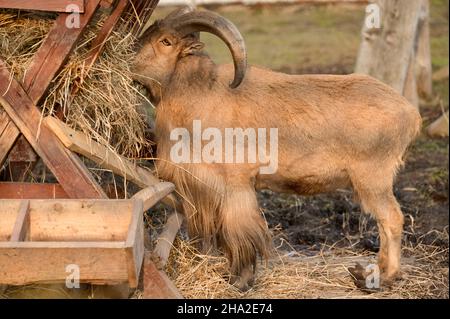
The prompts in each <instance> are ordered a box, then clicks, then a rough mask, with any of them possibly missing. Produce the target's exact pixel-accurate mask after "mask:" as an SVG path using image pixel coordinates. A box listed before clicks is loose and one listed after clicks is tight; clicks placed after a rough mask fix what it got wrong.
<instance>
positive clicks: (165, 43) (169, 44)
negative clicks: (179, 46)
mask: <svg viewBox="0 0 450 319" xmlns="http://www.w3.org/2000/svg"><path fill="white" fill-rule="evenodd" d="M161 43H162V44H164V45H165V46H166V47H168V46H171V45H172V44H171V43H170V41H169V40H167V39H163V40H161Z"/></svg>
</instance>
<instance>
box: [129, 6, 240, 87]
mask: <svg viewBox="0 0 450 319" xmlns="http://www.w3.org/2000/svg"><path fill="white" fill-rule="evenodd" d="M200 32H209V33H212V34H214V35H216V36H217V37H219V38H220V39H222V41H224V42H225V44H226V45H227V46H228V48H229V49H230V51H231V55H232V57H233V61H234V68H235V74H234V79H233V81H232V82H231V84H230V87H231V88H236V87H238V86H239V84H241V82H242V80H243V79H244V76H245V72H246V68H247V59H246V49H245V44H244V40H243V38H242V36H241V34H240V32H239V31H238V30H237V28H236V27H235V26H234V24H233V23H231V22H230V21H229V20H227V19H225V18H224V17H222V16H220V15H218V14H216V13H213V12H211V11H193V10H190V9H188V8H183V9H178V10H176V11H174V12H172V13H170V14H169V15H168V16H167V17H166V18H164V19H163V20H157V21H156V22H155V23H154V24H153V25H151V26H150V27H149V28H148V29H147V30H146V31H145V32H144V34H143V35H142V37H141V38H140V39H139V43H138V53H137V56H136V59H135V61H134V62H133V67H132V70H133V73H134V74H135V80H137V81H139V82H141V83H143V84H144V85H146V86H147V87H149V86H153V85H154V83H153V84H152V83H151V82H154V81H155V80H156V81H158V82H159V84H162V85H164V84H167V83H168V82H167V81H169V80H170V78H171V75H172V74H173V72H174V70H175V68H176V65H177V63H178V61H179V60H180V59H183V58H185V57H187V56H189V55H195V54H198V53H199V52H200V51H201V50H202V49H203V47H204V44H203V43H202V42H200V40H199V39H200V37H199V33H200Z"/></svg>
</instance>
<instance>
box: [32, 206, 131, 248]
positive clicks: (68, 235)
mask: <svg viewBox="0 0 450 319" xmlns="http://www.w3.org/2000/svg"><path fill="white" fill-rule="evenodd" d="M132 209H133V201H130V200H72V199H66V200H61V199H60V200H33V201H31V204H30V219H31V227H30V232H29V240H30V241H63V242H67V241H114V242H118V241H121V242H124V241H125V240H126V239H127V238H128V231H129V226H130V224H131V221H132ZM68 230H70V231H68Z"/></svg>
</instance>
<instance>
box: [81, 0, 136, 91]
mask: <svg viewBox="0 0 450 319" xmlns="http://www.w3.org/2000/svg"><path fill="white" fill-rule="evenodd" d="M127 6H128V0H118V3H117V5H116V7H115V8H114V10H113V12H112V13H111V15H110V16H109V17H108V18H107V19H106V21H105V23H104V24H103V26H102V28H101V29H100V32H99V33H98V34H97V37H96V38H95V39H94V40H93V41H92V44H91V51H90V52H89V55H88V57H87V58H86V59H85V61H84V62H85V68H84V69H83V71H82V73H81V75H80V77H79V78H78V81H77V82H78V83H77V85H76V86H74V89H73V90H72V94H75V93H76V92H77V91H78V89H79V87H80V85H81V83H83V79H84V77H85V76H86V75H87V74H88V73H89V71H90V69H91V68H92V65H94V63H95V61H96V60H97V58H98V56H99V55H100V53H101V52H102V50H103V47H104V45H105V43H106V41H107V40H108V37H109V36H110V34H111V32H112V31H113V29H114V27H115V26H116V24H117V22H118V21H119V19H120V16H121V15H122V13H123V12H124V11H125V9H126V7H127Z"/></svg>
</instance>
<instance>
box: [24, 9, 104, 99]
mask: <svg viewBox="0 0 450 319" xmlns="http://www.w3.org/2000/svg"><path fill="white" fill-rule="evenodd" d="M99 2H100V0H89V1H87V3H86V7H85V12H84V14H81V15H80V25H79V27H76V28H68V27H67V25H66V20H67V19H68V18H69V14H66V13H62V14H60V15H59V16H58V18H57V19H56V21H55V24H54V26H53V28H52V29H51V30H50V32H49V33H48V35H47V37H46V38H45V40H44V42H43V43H42V45H41V47H40V48H39V50H38V51H37V52H36V54H35V56H34V58H33V62H32V63H31V66H30V68H29V69H28V70H27V72H26V74H25V78H24V81H23V87H24V89H25V91H26V92H27V93H28V95H29V96H30V98H31V100H32V102H33V104H35V105H38V104H39V101H40V100H41V98H42V97H43V96H44V94H45V93H46V92H47V89H48V87H49V85H50V83H51V81H52V80H53V78H54V77H55V76H56V74H57V73H58V71H59V70H60V69H61V67H62V65H63V64H64V62H65V61H66V59H67V57H68V56H69V54H70V53H71V52H72V50H73V48H74V46H75V44H76V42H77V41H78V39H79V38H80V36H81V34H82V33H83V30H84V29H85V27H86V26H87V25H88V23H89V22H90V21H91V19H92V17H93V16H94V13H95V11H96V10H97V7H98V4H99Z"/></svg>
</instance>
